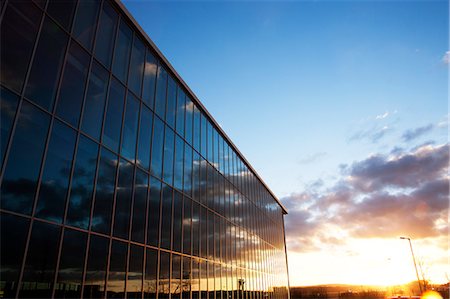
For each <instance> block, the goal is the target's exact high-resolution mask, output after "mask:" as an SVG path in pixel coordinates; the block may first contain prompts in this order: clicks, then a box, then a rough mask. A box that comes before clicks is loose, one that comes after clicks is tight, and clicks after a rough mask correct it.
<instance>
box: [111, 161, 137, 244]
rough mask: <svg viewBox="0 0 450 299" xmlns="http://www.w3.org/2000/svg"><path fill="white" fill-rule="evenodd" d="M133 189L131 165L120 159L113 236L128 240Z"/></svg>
mask: <svg viewBox="0 0 450 299" xmlns="http://www.w3.org/2000/svg"><path fill="white" fill-rule="evenodd" d="M132 188H133V164H131V163H129V162H126V161H125V160H123V159H121V160H120V163H119V182H118V184H117V195H116V207H115V216H114V236H116V237H119V238H124V239H128V230H129V222H130V210H131V192H132V190H133V189H132Z"/></svg>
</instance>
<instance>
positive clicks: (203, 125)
mask: <svg viewBox="0 0 450 299" xmlns="http://www.w3.org/2000/svg"><path fill="white" fill-rule="evenodd" d="M207 122H208V120H207V119H206V117H205V116H204V115H203V113H202V114H201V137H200V138H201V146H200V154H201V155H202V156H203V157H204V158H206V146H207V143H206V142H207V137H206V134H207V127H208V125H207Z"/></svg>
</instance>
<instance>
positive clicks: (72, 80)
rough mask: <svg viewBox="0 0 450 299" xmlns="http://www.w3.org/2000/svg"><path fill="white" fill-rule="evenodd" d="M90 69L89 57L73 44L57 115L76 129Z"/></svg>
mask: <svg viewBox="0 0 450 299" xmlns="http://www.w3.org/2000/svg"><path fill="white" fill-rule="evenodd" d="M88 68H89V55H88V54H87V53H86V52H85V51H84V50H83V49H82V48H81V47H80V46H79V45H78V44H77V43H74V42H72V43H71V44H70V48H69V53H68V55H67V60H66V66H65V68H64V75H63V79H62V83H61V88H60V91H59V99H58V102H57V104H56V105H57V107H56V115H58V116H59V117H61V118H63V119H64V120H65V121H67V122H69V123H70V124H72V125H73V126H75V127H78V120H79V118H80V113H81V105H82V103H83V97H84V87H85V85H86V76H87V72H88Z"/></svg>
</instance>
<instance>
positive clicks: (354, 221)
mask: <svg viewBox="0 0 450 299" xmlns="http://www.w3.org/2000/svg"><path fill="white" fill-rule="evenodd" d="M448 163H449V145H448V144H447V145H439V146H433V145H430V144H426V145H423V146H420V147H417V148H414V149H412V150H411V151H409V152H405V151H400V150H398V151H395V154H393V152H391V155H390V156H385V155H374V156H370V157H368V158H367V159H364V160H361V161H356V162H354V163H352V164H351V165H346V166H343V167H342V168H341V175H342V178H341V179H340V180H339V181H338V182H337V183H336V184H335V185H334V186H332V187H330V188H328V189H327V190H325V191H324V192H321V193H319V192H314V190H313V189H312V188H308V190H307V191H305V192H304V193H297V194H293V195H291V196H288V197H286V198H283V199H282V201H283V203H285V204H286V206H287V207H288V210H289V214H288V215H287V217H286V233H287V241H288V243H290V244H292V245H288V246H289V248H290V249H291V250H293V251H298V252H300V251H302V252H303V251H309V250H313V249H314V246H317V244H322V245H323V244H325V245H336V244H338V243H339V242H336V241H343V240H340V239H339V238H335V239H336V240H335V241H332V240H331V239H330V235H333V234H332V232H330V227H331V229H332V228H333V227H334V229H339V230H344V231H345V232H346V233H347V234H348V236H349V237H353V238H395V237H398V236H399V235H410V236H411V237H413V238H427V237H436V236H441V235H446V234H447V232H446V229H444V228H442V227H439V226H438V225H437V223H438V222H439V221H438V220H440V221H441V222H442V221H446V219H447V210H448V198H449V178H448V175H447V169H448Z"/></svg>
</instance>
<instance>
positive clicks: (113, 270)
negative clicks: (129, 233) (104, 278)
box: [106, 240, 127, 298]
mask: <svg viewBox="0 0 450 299" xmlns="http://www.w3.org/2000/svg"><path fill="white" fill-rule="evenodd" d="M126 267H127V244H126V243H124V242H119V241H116V240H113V241H112V246H111V255H110V261H109V275H108V283H107V285H106V297H107V298H124V297H125V273H126Z"/></svg>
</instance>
